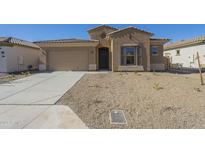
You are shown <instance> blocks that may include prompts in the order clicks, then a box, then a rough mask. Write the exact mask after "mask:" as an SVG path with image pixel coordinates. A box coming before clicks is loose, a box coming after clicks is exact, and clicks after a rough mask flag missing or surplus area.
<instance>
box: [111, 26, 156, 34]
mask: <svg viewBox="0 0 205 154" xmlns="http://www.w3.org/2000/svg"><path fill="white" fill-rule="evenodd" d="M127 29H135V30H138V31H141V32H144V33H149V34H151V35H153V33H151V32H148V31H145V30H142V29H140V28H137V27H134V26H128V27H125V28H122V29H118V30H116V31H113V32H110V33H108V34H107V35H112V34H114V33H118V32H121V31H124V30H127Z"/></svg>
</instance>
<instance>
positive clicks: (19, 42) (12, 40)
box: [0, 37, 40, 49]
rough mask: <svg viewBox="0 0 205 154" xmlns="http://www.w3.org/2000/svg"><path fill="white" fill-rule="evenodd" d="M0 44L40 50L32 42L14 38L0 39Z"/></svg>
mask: <svg viewBox="0 0 205 154" xmlns="http://www.w3.org/2000/svg"><path fill="white" fill-rule="evenodd" d="M0 44H11V45H20V46H26V47H30V48H36V49H40V47H39V46H37V45H36V44H34V43H32V42H29V41H25V40H21V39H18V38H14V37H0Z"/></svg>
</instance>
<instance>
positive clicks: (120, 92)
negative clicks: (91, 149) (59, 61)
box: [58, 72, 205, 128]
mask: <svg viewBox="0 0 205 154" xmlns="http://www.w3.org/2000/svg"><path fill="white" fill-rule="evenodd" d="M204 100H205V86H201V85H200V80H199V76H198V74H190V75H176V74H171V73H147V72H143V73H107V74H87V75H85V76H84V77H83V78H82V79H81V80H80V81H79V82H78V83H77V84H76V85H75V86H74V87H73V88H72V89H71V90H69V91H68V92H67V93H66V94H65V95H64V97H62V99H61V100H60V101H59V102H58V104H64V105H68V106H70V107H71V108H72V109H73V111H74V112H75V113H77V114H78V116H79V117H80V118H81V119H82V120H83V121H84V122H85V124H86V125H87V126H88V127H89V128H205V101H204ZM111 110H123V111H124V113H125V117H126V120H127V124H126V125H114V124H110V120H109V113H110V111H111Z"/></svg>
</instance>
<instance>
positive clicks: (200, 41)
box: [164, 36, 205, 50]
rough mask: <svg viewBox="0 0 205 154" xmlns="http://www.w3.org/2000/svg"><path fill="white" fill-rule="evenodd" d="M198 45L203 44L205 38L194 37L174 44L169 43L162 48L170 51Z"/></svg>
mask: <svg viewBox="0 0 205 154" xmlns="http://www.w3.org/2000/svg"><path fill="white" fill-rule="evenodd" d="M198 44H205V36H200V37H195V38H193V39H189V40H182V41H178V42H174V43H169V44H166V45H165V46H164V50H171V49H176V48H182V47H187V46H194V45H198Z"/></svg>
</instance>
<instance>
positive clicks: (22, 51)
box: [0, 37, 45, 73]
mask: <svg viewBox="0 0 205 154" xmlns="http://www.w3.org/2000/svg"><path fill="white" fill-rule="evenodd" d="M43 63H45V53H44V51H42V50H41V49H40V47H39V46H37V45H36V44H34V43H32V42H28V41H24V40H20V39H17V38H13V37H0V72H4V73H7V72H19V71H25V70H33V69H38V67H39V64H43Z"/></svg>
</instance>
